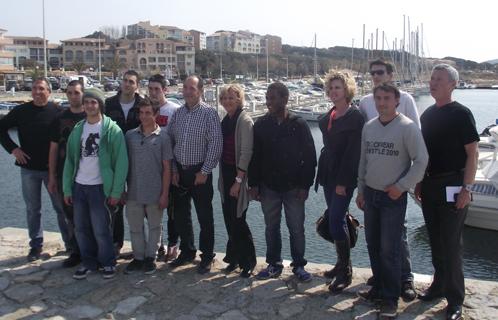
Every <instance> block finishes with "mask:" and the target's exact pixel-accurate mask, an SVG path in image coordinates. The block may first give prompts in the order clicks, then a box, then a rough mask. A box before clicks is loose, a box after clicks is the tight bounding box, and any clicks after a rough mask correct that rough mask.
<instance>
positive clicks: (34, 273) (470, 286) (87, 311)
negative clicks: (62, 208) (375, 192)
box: [0, 228, 498, 320]
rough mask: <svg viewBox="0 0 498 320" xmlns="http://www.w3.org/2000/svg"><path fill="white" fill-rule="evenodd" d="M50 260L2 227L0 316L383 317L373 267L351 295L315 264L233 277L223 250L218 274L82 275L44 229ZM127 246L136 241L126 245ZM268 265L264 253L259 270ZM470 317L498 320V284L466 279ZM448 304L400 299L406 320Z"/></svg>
mask: <svg viewBox="0 0 498 320" xmlns="http://www.w3.org/2000/svg"><path fill="white" fill-rule="evenodd" d="M44 240H45V243H44V254H43V258H42V260H39V261H35V262H31V263H28V262H26V258H25V256H26V254H27V252H28V235H27V230H25V229H18V228H3V229H0V319H2V320H3V319H28V318H29V319H42V318H48V319H52V320H56V319H57V320H59V319H131V318H133V319H144V320H145V319H151V320H152V319H183V320H187V319H190V320H196V319H199V320H200V319H222V320H223V319H225V320H228V319H234V320H235V319H236V320H246V319H247V320H248V319H303V320H309V319H313V320H319V319H365V320H366V319H376V318H377V311H376V309H375V307H374V306H372V305H370V304H368V303H366V302H363V301H362V300H360V299H359V298H358V297H357V292H358V291H359V290H362V289H366V288H368V287H367V286H366V285H365V282H366V280H367V279H368V277H369V276H370V275H371V273H370V270H369V269H362V268H354V269H353V283H352V285H351V286H350V287H348V288H347V289H346V290H345V291H344V292H343V293H341V294H338V295H331V294H330V293H329V291H328V289H327V284H326V279H325V278H324V277H323V272H324V271H325V270H328V269H330V268H331V265H325V264H313V263H308V265H307V266H306V268H307V270H308V271H310V272H311V273H312V274H313V280H312V281H311V282H309V283H300V282H298V281H297V280H296V279H295V278H294V276H293V275H292V272H291V271H290V267H289V261H284V265H285V269H284V273H283V274H282V275H281V276H280V277H279V278H277V279H270V280H257V279H255V278H254V277H251V278H249V279H243V278H240V277H239V276H238V275H237V274H236V273H232V274H229V275H226V274H224V273H223V272H222V269H223V268H224V267H225V266H226V265H225V264H224V263H223V262H222V258H223V256H224V254H223V253H217V255H216V258H215V259H216V261H215V263H214V266H213V268H212V269H211V272H210V273H208V274H206V275H199V274H197V272H196V264H198V263H199V258H197V259H196V261H195V262H194V264H193V265H192V264H190V265H186V266H182V267H178V268H176V269H174V270H171V269H170V268H169V267H168V266H167V265H166V264H165V263H164V262H158V270H157V271H156V273H154V274H153V275H145V274H142V273H140V274H133V275H125V274H124V273H123V269H124V267H125V266H126V264H127V263H128V262H129V261H125V260H119V261H118V266H117V270H118V272H117V275H116V277H115V278H114V279H111V280H104V279H103V278H102V276H101V275H100V274H98V273H97V272H95V273H92V274H90V275H89V276H88V278H87V279H85V280H74V279H73V278H72V274H73V273H74V271H75V269H76V268H70V269H63V268H62V267H61V263H62V260H63V259H65V258H66V256H64V255H63V254H62V251H63V243H62V240H61V237H60V234H58V233H54V232H45V233H44ZM123 250H125V251H127V250H130V244H129V243H128V242H127V243H126V244H125V247H124V249H123ZM264 266H265V264H264V258H258V265H257V267H256V271H258V270H260V269H261V268H263V267H264ZM429 282H430V276H427V275H420V274H416V275H415V285H416V288H417V290H422V289H425V288H426V287H427V286H428V285H429ZM466 286H467V288H466V292H467V295H466V300H465V304H464V315H465V319H467V320H469V319H479V320H486V319H496V318H497V317H496V316H497V314H498V313H497V312H498V311H497V308H498V283H497V282H492V281H479V280H472V279H466ZM445 306H446V302H444V301H443V300H437V301H434V302H431V303H428V302H422V301H420V300H415V301H413V302H410V303H405V302H402V301H401V300H400V304H399V308H398V312H399V316H398V319H444V318H445V317H444V316H445V311H444V308H445Z"/></svg>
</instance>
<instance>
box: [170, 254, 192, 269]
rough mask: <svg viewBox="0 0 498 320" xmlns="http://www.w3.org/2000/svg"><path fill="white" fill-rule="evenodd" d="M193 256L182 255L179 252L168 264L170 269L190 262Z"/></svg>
mask: <svg viewBox="0 0 498 320" xmlns="http://www.w3.org/2000/svg"><path fill="white" fill-rule="evenodd" d="M194 259H195V257H187V256H182V255H181V254H180V255H179V256H178V258H176V259H175V260H173V261H171V262H170V263H169V264H168V265H169V267H170V268H171V269H174V268H177V267H180V266H184V265H186V264H189V263H192V261H194Z"/></svg>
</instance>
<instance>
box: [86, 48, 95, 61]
mask: <svg viewBox="0 0 498 320" xmlns="http://www.w3.org/2000/svg"><path fill="white" fill-rule="evenodd" d="M85 60H86V61H92V62H93V51H90V50H88V51H87V52H85Z"/></svg>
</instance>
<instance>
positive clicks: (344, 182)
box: [0, 60, 479, 320]
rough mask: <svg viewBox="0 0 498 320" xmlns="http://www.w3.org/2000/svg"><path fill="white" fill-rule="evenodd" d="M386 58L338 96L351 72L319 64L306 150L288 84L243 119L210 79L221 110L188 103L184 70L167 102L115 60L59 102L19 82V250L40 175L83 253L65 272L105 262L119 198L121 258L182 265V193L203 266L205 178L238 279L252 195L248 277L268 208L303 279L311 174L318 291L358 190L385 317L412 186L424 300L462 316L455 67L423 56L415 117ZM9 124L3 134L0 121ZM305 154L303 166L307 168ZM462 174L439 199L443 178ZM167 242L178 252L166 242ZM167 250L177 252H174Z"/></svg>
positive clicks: (36, 251)
mask: <svg viewBox="0 0 498 320" xmlns="http://www.w3.org/2000/svg"><path fill="white" fill-rule="evenodd" d="M393 71H394V70H393V66H392V65H391V64H390V63H388V62H386V61H383V60H375V61H372V62H371V63H370V74H371V76H372V80H373V84H374V89H373V93H372V94H369V95H367V96H365V97H364V98H363V99H362V100H361V101H360V105H359V107H356V106H354V105H352V101H353V98H354V96H355V93H356V85H355V81H354V78H353V77H351V76H350V75H349V74H347V73H342V72H335V71H334V72H331V73H329V74H328V75H327V79H326V82H325V91H326V94H327V96H328V97H329V98H330V100H331V102H332V103H333V105H334V106H333V108H332V109H331V110H330V111H329V112H328V113H327V114H326V115H325V116H323V117H322V118H321V119H320V120H319V128H320V131H321V133H322V136H323V148H322V150H321V152H320V156H319V160H318V162H317V158H316V150H315V144H314V141H313V137H312V135H311V131H310V128H309V127H308V125H307V123H306V121H304V120H303V119H302V118H300V117H298V116H296V115H293V114H292V113H291V112H289V111H288V110H287V107H286V106H287V102H288V99H289V90H288V89H287V87H286V86H285V85H284V84H282V83H279V82H275V83H272V84H270V85H269V86H268V89H267V92H266V105H267V107H268V112H267V114H265V115H264V116H263V117H261V118H260V119H258V120H257V121H256V123H253V120H252V119H251V117H250V116H249V114H248V113H247V112H246V111H244V109H243V106H244V90H243V88H242V87H241V86H240V85H237V84H230V85H227V86H225V87H223V88H222V89H221V92H220V94H219V98H220V103H221V105H222V106H223V108H224V109H225V111H226V115H225V116H224V118H223V119H222V120H221V121H220V118H219V116H218V113H217V112H216V110H215V109H214V108H212V107H210V106H209V105H207V104H205V103H204V102H203V101H202V95H203V81H202V79H201V78H200V77H199V76H196V75H192V76H189V77H187V78H186V79H185V81H184V83H183V96H184V99H185V104H184V105H182V106H178V105H176V104H174V103H171V102H168V101H167V99H166V98H165V93H166V92H167V86H166V81H165V79H164V77H162V76H161V75H154V76H152V77H151V78H150V79H149V84H148V89H149V90H148V91H149V95H148V96H146V97H145V98H142V97H140V96H139V95H138V94H137V93H136V92H137V89H138V82H139V75H138V74H137V73H136V72H135V71H133V70H129V71H127V72H126V73H125V74H124V77H123V82H122V85H121V88H120V91H119V92H118V94H117V95H116V96H113V97H111V98H108V99H105V98H104V95H103V93H102V92H101V91H100V90H98V89H93V88H92V89H87V90H84V88H83V86H82V84H81V83H79V82H78V81H73V82H71V83H69V85H68V89H67V92H66V93H67V97H68V100H69V104H70V107H69V108H68V109H67V110H64V111H62V112H61V111H60V110H59V108H58V107H57V106H55V105H54V104H53V103H52V102H49V97H50V84H49V83H48V82H47V80H45V79H43V78H40V79H37V80H36V81H35V82H34V83H33V91H32V97H33V101H31V102H29V103H26V104H23V105H20V106H18V107H16V108H15V109H14V110H12V111H11V112H10V113H9V114H8V115H7V116H5V117H4V118H3V119H2V120H0V142H1V143H2V145H3V146H4V148H5V149H6V150H7V152H9V153H11V154H12V155H13V156H14V157H15V159H16V164H17V165H18V166H20V167H21V180H22V192H23V197H24V200H25V203H26V207H27V220H28V231H29V236H30V247H31V249H30V252H29V254H28V260H30V261H34V260H36V259H39V258H40V255H41V253H42V246H43V232H42V227H41V222H40V221H41V220H40V217H41V214H40V206H41V204H40V192H41V184H42V183H44V184H45V185H46V186H47V189H48V191H49V193H50V196H51V200H52V204H53V207H54V209H55V211H56V213H57V218H58V222H59V227H60V230H61V234H62V238H63V240H64V243H65V246H66V249H67V251H68V252H69V253H70V255H69V258H68V259H67V260H65V261H64V266H66V267H72V266H76V265H78V264H80V262H81V265H80V267H79V268H78V269H77V270H76V272H75V273H74V275H73V277H74V278H75V279H84V278H86V277H87V275H88V274H89V273H90V272H93V271H97V270H99V269H101V271H102V274H103V277H104V278H112V277H114V276H115V273H116V269H115V266H116V260H117V258H118V257H119V254H120V249H121V247H122V245H123V238H124V221H123V220H124V219H123V207H126V210H125V211H126V217H127V220H128V224H129V229H130V238H131V244H132V250H133V260H132V261H131V262H130V263H129V264H128V265H127V266H126V267H125V270H124V272H125V273H127V274H129V273H134V272H145V273H146V274H151V273H153V272H155V270H156V261H157V259H158V257H161V256H164V259H165V260H166V261H169V266H170V267H171V268H176V267H178V266H182V265H186V264H189V263H192V261H193V260H194V258H195V257H196V252H197V250H196V246H195V244H194V234H193V227H192V218H191V202H192V200H193V202H194V206H195V209H196V210H195V211H196V213H197V219H198V222H199V226H200V234H199V249H200V251H201V254H200V258H201V261H200V263H199V264H198V267H197V272H198V273H200V274H205V273H207V272H209V271H210V269H211V266H212V262H213V259H214V257H215V253H214V220H213V205H212V201H213V193H214V192H213V176H212V171H213V170H214V169H215V167H216V166H218V167H219V179H218V189H219V192H220V195H221V202H222V211H223V217H224V221H225V226H226V229H227V233H228V242H227V247H226V255H225V257H224V259H223V261H224V262H226V263H227V266H226V268H225V269H224V272H226V273H231V272H234V271H235V270H237V269H240V276H241V277H250V276H251V274H252V271H253V269H254V268H255V266H256V253H255V247H254V243H253V239H252V234H251V231H250V228H249V226H248V224H247V222H246V214H247V209H248V205H249V201H250V200H255V201H259V202H260V203H261V209H262V212H263V215H264V221H265V239H266V262H267V264H268V265H267V266H266V267H265V268H263V269H262V270H260V271H259V272H258V273H257V274H256V277H257V278H258V279H268V278H275V277H278V276H279V275H280V274H281V273H282V271H283V268H284V267H283V264H282V256H281V251H282V250H281V249H282V239H281V231H280V225H281V217H282V206H283V209H284V214H285V219H286V224H287V227H288V229H289V235H290V249H291V257H292V263H291V267H292V272H293V273H294V274H295V276H296V278H297V279H298V280H300V281H303V282H308V281H311V279H312V276H311V274H310V273H308V272H307V271H306V270H305V265H306V263H307V261H306V259H305V257H304V256H305V234H304V226H305V201H306V200H307V198H308V193H309V189H310V188H311V186H313V185H314V184H315V190H317V189H318V185H321V186H323V190H324V196H325V200H326V204H327V215H328V218H329V219H328V221H329V226H328V227H329V231H330V234H331V236H332V238H333V241H334V244H335V247H336V252H337V262H336V264H335V266H334V267H333V268H332V269H331V270H329V271H326V272H325V274H324V275H325V277H327V278H330V279H331V280H330V281H331V283H330V285H329V290H330V291H331V292H332V293H339V292H341V291H342V290H344V289H345V288H347V287H348V286H349V285H350V284H351V282H352V264H351V259H350V251H351V235H350V234H349V231H348V227H347V224H346V213H347V212H348V208H349V205H350V202H351V200H352V198H353V192H354V190H355V189H356V188H357V189H358V191H357V197H356V205H357V206H358V208H360V209H361V210H363V211H364V216H365V218H364V221H365V234H366V242H367V248H368V253H369V258H370V263H371V268H372V273H373V276H372V277H371V278H370V279H369V280H368V282H367V284H368V285H370V286H371V289H369V290H366V291H360V292H359V296H360V297H361V298H363V299H365V300H368V301H371V302H375V303H379V306H380V315H381V316H383V317H395V316H396V315H397V307H398V299H399V298H400V297H402V298H403V299H404V300H406V301H411V300H413V299H415V298H416V297H417V293H416V292H415V289H414V285H413V274H412V272H411V261H410V253H409V246H408V242H407V236H406V219H405V218H406V217H405V216H406V205H407V191H409V190H410V189H414V190H415V195H416V197H417V198H418V199H419V201H421V203H422V211H423V215H424V219H425V221H426V225H427V229H428V231H429V239H430V244H431V249H432V261H433V265H434V268H435V274H434V279H433V282H432V284H431V285H430V287H429V288H428V289H427V290H426V291H425V292H424V293H420V294H419V298H420V299H422V300H426V301H428V300H432V299H435V298H439V297H445V298H446V299H447V301H448V307H447V315H448V319H453V320H454V319H460V317H461V314H462V304H463V299H464V294H465V287H464V278H463V271H462V241H461V239H462V228H463V221H464V219H465V216H466V212H467V208H468V204H469V202H470V199H471V196H470V191H471V186H472V183H473V180H474V175H475V171H476V166H477V142H478V140H479V136H478V134H477V131H476V127H475V121H474V119H473V116H472V113H471V112H470V110H469V109H468V108H466V107H464V106H462V105H461V104H459V103H458V102H455V101H453V100H452V97H451V95H452V91H453V89H454V88H455V87H456V84H457V83H458V72H457V71H456V70H455V69H454V68H453V67H451V66H449V65H445V64H443V65H437V66H436V67H434V69H433V72H432V76H431V81H430V89H431V94H432V96H433V97H434V99H435V101H436V103H435V105H433V106H431V107H429V108H428V109H427V110H426V111H425V112H424V113H423V115H422V116H421V117H420V119H419V114H418V112H417V107H416V105H415V102H414V99H413V98H412V97H411V96H410V95H409V94H408V93H406V92H403V91H400V90H399V89H398V88H397V87H396V86H395V85H394V84H393V83H392V78H393ZM14 127H16V128H17V130H18V136H19V145H17V144H16V143H15V142H14V141H13V140H12V139H11V137H10V136H9V134H8V130H9V129H10V128H14ZM317 167H318V171H317V174H316V175H315V169H316V168H317ZM448 186H461V190H460V192H459V193H458V195H457V196H456V198H455V199H454V201H453V200H451V199H450V200H451V201H448V200H447V199H446V190H445V189H446V187H448ZM165 209H166V210H167V216H168V222H167V235H168V239H167V250H166V248H164V245H163V239H162V235H163V226H162V221H163V211H164V210H165ZM178 249H179V250H178ZM178 251H179V253H178Z"/></svg>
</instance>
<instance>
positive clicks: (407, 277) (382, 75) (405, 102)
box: [359, 59, 420, 301]
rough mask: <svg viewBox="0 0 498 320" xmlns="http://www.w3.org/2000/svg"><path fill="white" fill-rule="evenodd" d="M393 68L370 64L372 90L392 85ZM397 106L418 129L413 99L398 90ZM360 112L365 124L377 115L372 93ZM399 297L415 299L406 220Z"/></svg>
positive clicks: (362, 104) (371, 282)
mask: <svg viewBox="0 0 498 320" xmlns="http://www.w3.org/2000/svg"><path fill="white" fill-rule="evenodd" d="M393 72H394V66H393V65H392V64H391V63H390V62H387V61H384V60H382V59H377V60H374V61H372V62H370V75H371V76H372V82H373V88H375V87H377V86H378V85H380V84H382V83H392V80H393V76H394V74H393ZM399 93H400V97H399V104H398V106H397V108H396V111H397V112H398V113H401V114H403V115H404V116H406V117H408V118H409V119H410V120H412V121H413V122H415V124H416V125H417V126H418V127H419V128H420V119H419V113H418V110H417V105H416V104H415V100H414V99H413V97H412V96H411V95H410V94H409V93H407V92H405V91H402V90H399ZM359 109H360V112H361V113H362V114H363V116H364V117H365V122H368V121H369V120H371V119H373V118H375V117H377V116H378V115H379V114H378V112H377V108H376V107H375V100H374V95H373V93H371V94H368V95H366V96H364V97H363V98H362V99H361V100H360V106H359ZM373 283H375V280H374V279H373V277H372V278H370V279H368V281H367V284H369V285H372V284H373ZM401 297H402V298H403V300H405V301H413V300H414V299H415V298H416V297H417V293H416V292H415V287H414V286H413V273H412V266H411V259H410V248H409V246H408V238H407V236H406V220H405V223H404V226H403V240H402V243H401Z"/></svg>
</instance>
